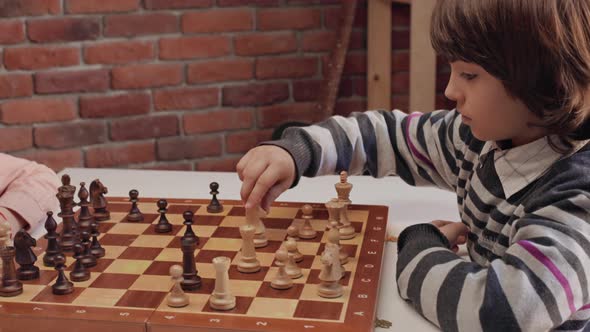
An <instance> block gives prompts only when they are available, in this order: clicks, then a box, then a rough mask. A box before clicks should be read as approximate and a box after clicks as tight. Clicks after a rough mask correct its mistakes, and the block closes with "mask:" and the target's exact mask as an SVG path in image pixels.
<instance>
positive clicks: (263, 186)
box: [244, 168, 277, 209]
mask: <svg viewBox="0 0 590 332" xmlns="http://www.w3.org/2000/svg"><path fill="white" fill-rule="evenodd" d="M276 174H277V172H275V171H273V169H270V168H267V169H265V170H264V172H262V175H260V177H258V180H257V181H256V183H255V184H254V188H253V189H252V191H251V192H250V195H249V196H248V200H247V201H246V205H245V206H244V207H245V208H247V209H248V208H251V207H253V206H256V205H258V204H260V202H261V201H262V197H264V196H265V195H266V194H267V193H268V190H269V189H270V188H271V187H272V186H273V185H274V184H275V183H276V180H277V179H276Z"/></svg>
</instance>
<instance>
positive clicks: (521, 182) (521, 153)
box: [479, 137, 590, 198]
mask: <svg viewBox="0 0 590 332" xmlns="http://www.w3.org/2000/svg"><path fill="white" fill-rule="evenodd" d="M552 139H553V140H554V141H555V142H558V141H559V140H558V139H557V137H552ZM588 142H590V140H582V141H576V142H574V148H573V149H572V150H571V151H569V152H568V153H566V154H564V153H560V152H556V151H555V150H553V148H551V146H550V145H549V142H548V137H542V138H539V139H537V140H535V141H532V142H530V143H528V144H525V145H521V146H517V147H514V148H508V149H502V148H501V147H500V146H501V145H503V144H502V143H497V142H494V141H488V142H486V143H485V144H484V146H483V148H482V150H481V152H480V154H479V161H480V163H483V161H484V158H488V156H489V157H493V158H494V166H495V169H496V173H497V174H498V178H499V180H500V183H501V184H502V188H503V189H504V195H505V196H506V198H509V197H511V196H512V195H514V194H515V193H517V192H519V191H520V190H521V189H523V188H524V187H526V186H527V185H528V184H530V183H531V182H533V181H535V180H536V179H538V178H539V177H540V176H541V175H543V174H544V173H545V172H546V171H547V170H548V169H549V168H550V167H551V165H553V164H554V163H555V162H556V161H558V160H559V159H561V158H563V157H566V156H569V155H572V154H574V153H575V152H577V151H578V150H579V149H581V148H582V147H583V146H584V145H586V144H587V143H588ZM557 144H559V143H557Z"/></svg>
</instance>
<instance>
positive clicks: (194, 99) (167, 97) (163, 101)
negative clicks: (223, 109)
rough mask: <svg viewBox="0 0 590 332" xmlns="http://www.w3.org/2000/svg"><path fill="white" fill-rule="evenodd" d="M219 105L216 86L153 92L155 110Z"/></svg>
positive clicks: (190, 108)
mask: <svg viewBox="0 0 590 332" xmlns="http://www.w3.org/2000/svg"><path fill="white" fill-rule="evenodd" d="M217 105H219V89H218V88H181V89H173V90H159V91H156V92H154V107H155V108H156V110H159V111H161V110H193V109H199V108H207V107H212V106H217Z"/></svg>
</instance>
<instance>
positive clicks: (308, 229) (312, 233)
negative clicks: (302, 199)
mask: <svg viewBox="0 0 590 332" xmlns="http://www.w3.org/2000/svg"><path fill="white" fill-rule="evenodd" d="M301 211H302V212H303V226H302V227H301V229H300V230H299V237H300V238H302V239H306V240H309V239H313V238H315V237H316V236H317V234H318V233H317V232H316V230H314V229H313V227H312V226H311V219H313V208H312V207H311V205H309V204H305V205H304V206H303V207H302V208H301Z"/></svg>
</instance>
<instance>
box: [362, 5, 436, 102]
mask: <svg viewBox="0 0 590 332" xmlns="http://www.w3.org/2000/svg"><path fill="white" fill-rule="evenodd" d="M371 2H373V1H370V2H369V3H371ZM435 4H436V0H417V1H412V8H411V23H410V109H409V111H411V112H414V111H419V112H431V111H434V107H435V101H436V54H435V53H434V49H433V48H432V45H431V43H430V17H431V16H432V10H433V9H434V5H435Z"/></svg>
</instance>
